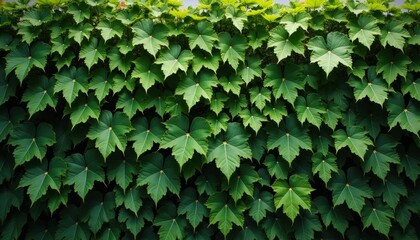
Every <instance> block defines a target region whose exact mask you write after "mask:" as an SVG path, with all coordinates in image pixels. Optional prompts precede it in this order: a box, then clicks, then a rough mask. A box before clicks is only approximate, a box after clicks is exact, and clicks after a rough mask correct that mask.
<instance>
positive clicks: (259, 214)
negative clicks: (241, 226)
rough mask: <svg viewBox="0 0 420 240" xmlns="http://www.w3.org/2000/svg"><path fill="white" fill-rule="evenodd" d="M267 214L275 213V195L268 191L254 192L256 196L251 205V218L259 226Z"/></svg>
mask: <svg viewBox="0 0 420 240" xmlns="http://www.w3.org/2000/svg"><path fill="white" fill-rule="evenodd" d="M267 212H274V201H273V194H271V193H270V192H267V191H261V192H260V191H257V190H255V191H254V196H253V199H252V202H251V204H250V209H249V216H251V217H252V218H253V219H254V220H255V221H256V222H257V224H258V223H259V222H260V221H261V220H263V219H265V217H266V216H267Z"/></svg>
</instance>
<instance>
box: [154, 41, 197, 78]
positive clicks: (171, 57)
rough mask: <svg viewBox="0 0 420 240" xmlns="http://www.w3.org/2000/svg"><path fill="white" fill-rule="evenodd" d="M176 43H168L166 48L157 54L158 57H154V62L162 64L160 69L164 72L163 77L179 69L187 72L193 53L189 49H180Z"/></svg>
mask: <svg viewBox="0 0 420 240" xmlns="http://www.w3.org/2000/svg"><path fill="white" fill-rule="evenodd" d="M181 50H182V49H181V46H179V45H178V44H176V45H170V46H169V48H168V49H165V50H164V51H163V52H162V53H160V54H159V58H158V59H156V61H155V63H156V64H162V71H163V73H164V74H165V78H167V77H169V76H170V75H172V74H176V72H177V71H178V70H179V69H181V70H182V71H183V72H185V73H186V72H187V70H188V64H189V62H190V61H191V60H192V59H193V56H194V55H193V54H192V52H191V51H190V50H182V51H181Z"/></svg>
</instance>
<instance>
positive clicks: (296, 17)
mask: <svg viewBox="0 0 420 240" xmlns="http://www.w3.org/2000/svg"><path fill="white" fill-rule="evenodd" d="M311 18H312V17H311V15H309V14H308V13H307V12H298V13H297V14H291V13H289V14H286V15H285V16H284V17H283V18H282V19H281V20H280V23H281V24H284V25H285V26H284V28H285V29H286V30H287V32H288V33H289V34H293V33H294V32H296V31H297V30H298V28H302V29H303V30H305V31H306V30H307V29H308V21H309V20H310V19H311Z"/></svg>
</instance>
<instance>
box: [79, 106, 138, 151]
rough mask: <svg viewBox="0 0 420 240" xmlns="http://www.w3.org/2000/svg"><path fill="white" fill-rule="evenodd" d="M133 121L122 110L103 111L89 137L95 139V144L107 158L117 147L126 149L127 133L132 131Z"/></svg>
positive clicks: (88, 134) (92, 127)
mask: <svg viewBox="0 0 420 240" xmlns="http://www.w3.org/2000/svg"><path fill="white" fill-rule="evenodd" d="M131 129H132V128H131V123H130V120H129V119H128V117H127V115H125V114H124V113H122V112H115V114H112V113H111V112H110V111H108V110H105V111H102V113H101V115H100V117H99V121H98V122H96V123H95V124H93V125H92V126H91V127H90V129H89V132H88V133H87V135H86V136H87V137H88V138H89V139H91V140H95V146H96V147H97V148H98V150H99V152H100V153H101V154H102V156H103V157H104V158H107V157H108V155H109V154H110V153H111V152H114V151H115V147H117V148H118V149H120V150H121V151H124V150H125V148H126V146H127V136H126V135H127V133H128V132H130V131H131Z"/></svg>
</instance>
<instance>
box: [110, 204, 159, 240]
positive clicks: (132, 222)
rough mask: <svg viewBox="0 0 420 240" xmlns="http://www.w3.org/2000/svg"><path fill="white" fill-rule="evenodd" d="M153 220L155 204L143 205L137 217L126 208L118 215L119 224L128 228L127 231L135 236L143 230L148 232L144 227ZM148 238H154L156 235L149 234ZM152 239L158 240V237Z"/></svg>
mask: <svg viewBox="0 0 420 240" xmlns="http://www.w3.org/2000/svg"><path fill="white" fill-rule="evenodd" d="M153 218H154V214H153V204H148V205H146V206H144V205H143V206H142V207H141V208H140V211H139V213H138V214H137V215H136V214H134V213H132V212H131V211H129V210H127V209H125V208H122V209H121V210H120V211H119V214H118V222H120V223H122V224H124V225H125V226H126V227H127V230H128V231H129V232H130V233H132V234H133V235H134V236H137V235H138V234H139V233H140V231H141V230H143V231H145V230H147V229H146V228H145V226H144V225H145V221H146V220H147V221H152V220H153ZM152 233H153V232H152ZM148 236H149V237H150V236H152V237H153V236H154V235H150V234H149V235H148ZM152 239H157V236H156V238H152Z"/></svg>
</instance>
